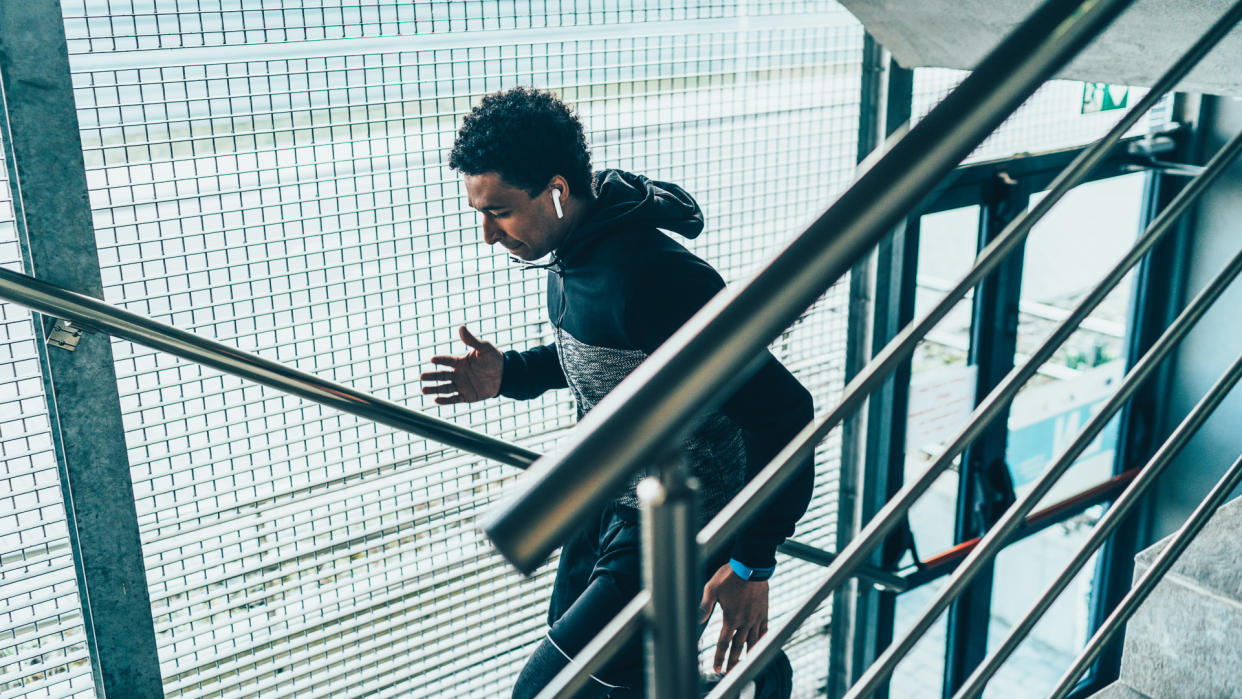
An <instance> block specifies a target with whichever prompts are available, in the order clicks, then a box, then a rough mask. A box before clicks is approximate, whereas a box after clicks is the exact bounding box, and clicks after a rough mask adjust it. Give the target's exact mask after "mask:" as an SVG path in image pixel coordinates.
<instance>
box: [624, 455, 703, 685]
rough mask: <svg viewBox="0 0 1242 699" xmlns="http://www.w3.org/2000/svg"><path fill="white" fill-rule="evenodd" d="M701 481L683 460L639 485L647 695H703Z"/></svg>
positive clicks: (670, 464) (669, 464)
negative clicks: (698, 541)
mask: <svg viewBox="0 0 1242 699" xmlns="http://www.w3.org/2000/svg"><path fill="white" fill-rule="evenodd" d="M697 491H698V484H697V483H696V482H695V480H694V478H693V477H691V476H690V475H689V473H688V472H687V471H686V467H685V464H684V462H682V460H681V459H680V458H674V459H670V460H669V461H668V462H666V463H665V466H664V468H663V469H662V471H661V473H660V477H659V478H655V477H650V478H646V479H644V480H643V481H642V482H640V483H639V484H638V491H637V493H638V500H639V502H640V503H641V505H642V541H643V587H645V588H646V589H647V590H649V591H650V593H651V605H650V606H648V607H647V612H648V618H647V624H646V627H647V633H646V638H647V640H646V644H645V645H646V650H645V652H646V661H647V663H646V665H647V669H646V672H647V696H648V697H653V698H654V699H684V697H697V696H698V695H699V694H698V693H699V664H698V658H699V652H698V650H699V649H698V638H699V628H698V603H699V594H698V592H699V590H700V589H701V588H700V585H699V574H698V573H699V563H698V561H699V556H698V547H697V544H696V542H695V538H694V537H695V534H696V533H697V521H696V517H697V510H698V507H697V505H696V502H695V500H696V498H697V495H698V492H697Z"/></svg>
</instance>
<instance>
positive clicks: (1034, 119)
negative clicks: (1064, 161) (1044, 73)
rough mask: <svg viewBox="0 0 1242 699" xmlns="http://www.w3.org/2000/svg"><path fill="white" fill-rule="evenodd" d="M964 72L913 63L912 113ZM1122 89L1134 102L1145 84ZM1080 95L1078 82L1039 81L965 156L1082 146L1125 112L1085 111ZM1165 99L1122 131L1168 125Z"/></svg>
mask: <svg viewBox="0 0 1242 699" xmlns="http://www.w3.org/2000/svg"><path fill="white" fill-rule="evenodd" d="M969 74H970V73H969V71H964V70H953V69H950V68H916V69H915V70H914V104H913V109H912V111H913V113H914V115H915V116H916V117H918V118H922V117H923V116H924V115H926V114H927V112H929V111H931V109H932V108H933V107H935V106H936V104H938V103H939V102H940V100H941V99H943V98H944V97H945V96H946V95H947V94H949V92H950V91H951V90H952V89H953V88H955V87H957V85H958V83H960V82H961V81H962V80H964V79H965V78H966V76H967V75H969ZM1127 89H1128V91H1129V94H1128V102H1127V103H1126V104H1127V105H1133V104H1134V103H1136V102H1137V101H1138V100H1140V99H1142V97H1143V95H1145V94H1146V93H1147V90H1146V89H1145V88H1137V87H1132V88H1127ZM1083 101H1084V84H1083V83H1081V82H1078V81H1076V80H1050V81H1048V82H1046V83H1044V85H1043V86H1041V87H1040V88H1039V90H1037V91H1036V92H1035V94H1033V95H1031V97H1030V98H1029V99H1027V101H1026V102H1024V103H1023V104H1022V106H1021V107H1019V108H1018V109H1017V111H1015V112H1014V113H1013V114H1011V115H1010V116H1009V118H1008V119H1006V120H1005V122H1004V123H1003V124H1001V125H1000V126H999V127H997V129H996V131H994V132H992V135H991V136H989V137H988V139H987V140H986V141H984V142H983V143H982V144H980V145H979V147H978V148H976V149H975V150H974V152H972V153H971V154H970V155H969V156H968V157H967V158H966V160H965V161H964V162H967V163H972V162H979V161H983V160H996V159H1000V158H1007V157H1009V156H1012V155H1017V154H1019V153H1040V152H1044V151H1051V150H1057V149H1061V148H1071V147H1076V146H1082V145H1085V144H1088V143H1091V142H1093V141H1095V140H1097V139H1099V138H1100V137H1101V136H1103V135H1104V134H1105V133H1106V132H1107V131H1108V130H1109V129H1110V128H1112V127H1113V125H1114V124H1116V123H1117V122H1118V121H1120V120H1121V117H1122V116H1123V115H1124V114H1125V113H1126V110H1125V109H1115V110H1107V111H1090V110H1089V109H1087V110H1085V111H1084V106H1083ZM1170 104H1171V102H1170V100H1169V97H1168V96H1167V95H1166V96H1165V97H1164V98H1162V99H1161V101H1159V102H1157V103H1156V106H1154V107H1153V108H1152V109H1151V111H1149V112H1148V113H1147V114H1146V115H1145V116H1143V117H1142V118H1141V119H1139V121H1138V123H1137V124H1135V125H1134V127H1133V128H1131V129H1130V131H1129V132H1128V133H1127V134H1126V135H1127V136H1133V135H1136V134H1143V133H1147V132H1148V131H1149V130H1155V129H1159V128H1161V127H1163V126H1165V125H1167V124H1168V123H1169V121H1170V119H1171V112H1170V109H1169V105H1170Z"/></svg>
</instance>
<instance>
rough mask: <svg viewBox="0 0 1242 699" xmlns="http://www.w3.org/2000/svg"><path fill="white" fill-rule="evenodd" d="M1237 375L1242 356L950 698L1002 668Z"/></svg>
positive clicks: (977, 690) (957, 698) (975, 690)
mask: <svg viewBox="0 0 1242 699" xmlns="http://www.w3.org/2000/svg"><path fill="white" fill-rule="evenodd" d="M1239 378H1242V355H1240V356H1239V357H1238V358H1237V359H1235V360H1234V362H1233V365H1232V366H1230V367H1229V369H1227V370H1226V371H1225V373H1224V374H1223V375H1221V377H1220V378H1219V379H1218V380H1217V381H1216V383H1215V384H1213V385H1212V387H1211V388H1210V389H1209V390H1208V392H1207V393H1206V394H1205V395H1204V396H1203V398H1201V399H1200V400H1199V402H1198V403H1197V404H1196V405H1195V407H1194V408H1193V409H1191V411H1190V412H1189V413H1188V414H1187V415H1186V417H1185V418H1184V419H1183V420H1182V422H1181V423H1180V424H1179V425H1178V426H1177V429H1175V430H1174V431H1173V434H1172V435H1170V436H1169V438H1168V439H1167V440H1166V441H1165V442H1164V444H1162V445H1161V446H1160V448H1159V449H1158V450H1157V451H1156V453H1155V454H1153V455H1152V457H1151V459H1149V460H1148V462H1147V463H1146V464H1145V465H1144V466H1143V468H1142V470H1141V471H1140V472H1139V475H1138V477H1136V478H1135V479H1134V480H1133V481H1131V483H1130V485H1129V486H1128V487H1127V488H1126V489H1125V492H1123V493H1122V494H1121V496H1120V497H1118V498H1117V499H1116V500H1115V501H1114V502H1113V504H1112V506H1111V507H1109V508H1108V512H1107V513H1105V515H1104V517H1103V518H1102V519H1101V520H1100V521H1099V522H1098V523H1097V524H1096V525H1095V528H1094V529H1093V530H1092V531H1091V535H1090V536H1089V537H1088V538H1087V540H1086V541H1085V542H1084V543H1083V544H1082V546H1081V547H1079V549H1078V553H1076V554H1074V557H1073V558H1072V559H1071V560H1070V562H1069V563H1068V564H1066V566H1065V567H1064V568H1063V569H1062V570H1061V573H1060V574H1059V575H1057V577H1056V579H1055V580H1053V581H1052V584H1051V585H1049V586H1048V589H1046V590H1045V591H1044V593H1043V594H1042V595H1040V596H1039V599H1038V600H1036V602H1035V604H1034V606H1033V607H1031V609H1030V611H1028V612H1027V613H1026V616H1024V617H1022V620H1021V621H1020V622H1018V623H1017V624H1016V625H1015V626H1014V627H1013V628H1012V629H1011V630H1010V631H1009V635H1008V636H1006V637H1005V640H1004V642H1003V643H1001V645H1000V647H999V648H997V649H996V650H995V651H993V652H992V654H991V655H989V656H988V657H987V658H985V659H984V661H983V662H982V663H980V664H979V666H978V667H977V668H975V671H974V672H973V673H971V675H970V677H968V678H966V682H965V683H964V684H963V685H962V688H961V689H959V690H958V691H957V693H956V694H954V695H953V699H969V698H970V697H975V696H978V695H979V694H981V693H982V692H983V688H984V685H985V684H986V683H987V681H988V680H989V679H991V677H992V675H994V674H996V671H997V670H999V669H1000V667H1001V664H1002V663H1004V662H1005V659H1006V658H1008V657H1009V655H1010V654H1011V653H1013V651H1014V650H1016V649H1017V647H1018V645H1019V644H1020V643H1021V642H1022V641H1023V640H1025V639H1026V637H1027V635H1028V634H1029V633H1030V631H1031V629H1033V628H1035V622H1037V621H1038V620H1039V619H1040V617H1042V616H1043V615H1044V612H1046V611H1048V608H1049V607H1051V606H1052V603H1053V601H1054V600H1056V598H1057V597H1058V596H1059V595H1060V594H1061V593H1062V592H1063V591H1064V590H1065V588H1066V587H1068V586H1069V584H1070V581H1071V580H1073V578H1074V576H1075V575H1077V574H1078V571H1079V570H1081V569H1082V567H1083V566H1085V565H1086V564H1087V561H1088V560H1090V558H1091V556H1092V555H1093V554H1094V553H1095V550H1096V549H1098V548H1099V547H1100V546H1102V545H1104V542H1105V541H1106V540H1107V539H1108V537H1109V536H1110V535H1111V534H1112V533H1113V531H1114V530H1115V529H1116V528H1117V527H1118V526H1120V525H1121V523H1122V522H1123V521H1124V520H1125V517H1126V516H1127V515H1128V514H1129V513H1130V511H1131V510H1133V509H1134V508H1135V507H1136V506H1138V504H1139V503H1140V502H1141V499H1142V497H1143V496H1144V495H1145V494H1146V493H1147V491H1148V489H1150V488H1151V486H1153V485H1155V482H1156V479H1157V478H1159V477H1160V474H1161V473H1163V472H1164V469H1165V468H1166V467H1167V466H1168V465H1169V464H1170V463H1172V461H1173V458H1174V457H1175V456H1177V455H1178V454H1179V453H1180V452H1181V450H1182V448H1183V447H1184V446H1186V443H1187V442H1189V441H1190V438H1191V437H1193V436H1194V435H1195V434H1196V433H1197V432H1198V431H1199V428H1200V427H1202V426H1203V423H1205V422H1207V419H1208V418H1209V417H1211V416H1212V413H1213V412H1214V411H1215V410H1216V408H1217V406H1219V405H1220V404H1221V402H1222V401H1224V400H1225V396H1226V395H1228V393H1229V392H1230V391H1231V390H1233V387H1234V386H1236V385H1237V383H1238V379H1239Z"/></svg>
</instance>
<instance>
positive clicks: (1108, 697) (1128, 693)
mask: <svg viewBox="0 0 1242 699" xmlns="http://www.w3.org/2000/svg"><path fill="white" fill-rule="evenodd" d="M1091 699H1151V697H1149V696H1147V695H1146V694H1143V693H1142V692H1140V691H1138V690H1137V689H1135V688H1133V687H1131V686H1130V685H1128V684H1126V683H1124V682H1114V683H1112V684H1110V685H1108V686H1107V687H1105V688H1104V689H1101V690H1100V691H1098V692H1096V693H1095V694H1092V695H1091Z"/></svg>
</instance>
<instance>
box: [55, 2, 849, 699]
mask: <svg viewBox="0 0 1242 699" xmlns="http://www.w3.org/2000/svg"><path fill="white" fill-rule="evenodd" d="M63 6H64V13H65V18H66V30H67V34H68V39H69V46H70V51H71V63H72V65H73V72H74V75H73V79H74V85H75V92H76V99H77V103H78V107H79V120H80V123H81V127H82V140H83V145H84V151H85V153H84V155H85V160H86V168H87V178H88V184H89V187H90V194H91V203H92V207H93V210H94V220H95V228H96V234H97V238H98V245H99V256H100V265H101V269H102V273H103V280H104V290H105V297H106V299H107V300H108V301H109V302H112V303H116V304H119V305H121V306H124V307H125V308H128V309H129V310H132V311H135V312H138V313H142V314H145V315H150V316H152V317H154V318H157V319H159V320H162V321H165V322H169V323H172V324H174V325H177V326H179V327H181V328H185V329H188V330H191V331H194V332H198V333H201V334H203V335H206V336H209V337H213V338H215V339H218V340H222V341H224V342H228V343H230V344H234V345H236V346H238V347H240V348H242V349H245V350H249V351H255V352H258V353H260V354H262V355H264V356H266V357H269V358H272V359H275V360H278V361H281V362H286V363H290V364H292V365H294V366H297V367H298V368H300V369H304V370H307V371H311V372H315V373H317V374H320V375H323V376H326V377H328V378H331V379H334V380H337V381H341V382H345V383H348V384H350V385H353V386H355V387H357V388H359V389H362V390H366V391H370V392H374V393H376V394H378V395H380V396H383V397H385V398H388V399H391V400H394V401H398V402H403V403H406V404H409V405H411V406H416V407H421V408H423V409H425V410H427V411H428V412H431V413H432V414H439V415H441V416H442V417H445V418H448V419H451V420H454V421H456V422H458V423H460V424H463V425H467V426H470V427H473V428H476V429H480V430H483V431H486V432H487V433H489V434H491V435H494V436H497V437H500V438H503V439H508V440H515V441H517V442H519V443H521V444H523V445H525V446H528V447H530V448H533V449H536V450H540V451H545V450H549V449H551V448H552V447H553V446H554V445H555V443H556V441H557V439H558V438H560V437H561V436H562V435H563V434H564V432H565V430H566V429H567V428H568V427H570V426H571V425H572V423H573V416H574V410H573V405H572V402H571V398H570V396H569V395H568V394H567V392H556V393H555V394H548V395H545V396H544V397H543V398H541V399H539V400H536V401H529V402H513V401H488V402H486V403H482V404H475V405H473V406H458V407H454V408H436V407H435V406H433V405H432V404H430V403H429V402H427V401H424V400H423V398H422V397H421V395H419V393H418V388H419V387H418V384H417V376H418V374H419V372H420V371H421V370H422V368H423V367H424V366H425V364H426V360H427V359H428V358H429V357H430V356H431V355H433V354H436V353H446V352H453V353H457V352H460V351H461V347H459V346H454V337H455V333H454V332H453V328H454V327H455V326H456V325H458V324H463V323H464V324H468V325H469V326H470V327H472V328H473V329H474V330H475V331H476V333H477V334H479V335H480V336H481V337H485V338H487V339H489V340H491V341H493V342H495V343H496V344H497V345H498V346H501V347H505V348H508V347H516V348H521V347H525V346H530V345H534V344H541V343H545V342H548V341H550V339H551V333H550V328H549V326H548V325H547V323H546V321H545V317H544V312H543V309H542V289H543V279H542V276H541V275H539V274H532V273H530V272H527V271H524V270H522V269H518V268H515V267H514V266H512V265H511V264H510V263H509V262H508V261H507V259H506V258H505V256H503V255H499V254H497V253H496V252H494V251H492V250H490V249H488V248H487V247H486V246H485V245H483V244H482V243H481V242H480V240H479V238H480V236H479V233H478V230H477V225H478V221H477V214H476V213H474V212H473V211H471V210H469V209H468V208H467V207H466V204H465V196H464V192H463V190H462V187H461V184H460V178H459V177H458V176H457V175H456V174H455V173H452V172H451V171H449V170H448V169H447V167H446V166H445V162H444V161H445V157H446V153H447V150H448V148H449V146H450V145H451V142H452V138H453V134H454V132H455V130H456V128H457V126H458V124H459V121H460V117H461V115H462V114H463V113H464V112H466V111H467V110H468V109H469V108H470V107H471V106H472V105H473V104H474V103H475V102H476V101H477V99H478V97H479V96H480V95H482V94H483V93H485V92H487V91H492V90H496V89H501V88H504V87H508V86H511V85H515V84H525V85H534V86H539V87H546V88H551V89H553V90H555V91H557V92H558V93H559V94H560V95H561V96H562V97H563V98H564V99H565V100H566V101H569V102H571V103H574V104H575V105H576V106H577V108H578V110H579V111H580V113H581V115H582V117H583V119H584V122H585V124H586V126H587V129H588V131H589V134H588V138H589V140H590V142H591V144H592V147H593V154H594V158H595V164H596V166H597V167H624V168H626V169H629V170H633V171H637V172H643V173H646V174H648V175H650V176H652V177H656V178H661V179H668V180H672V181H675V182H679V183H681V184H682V185H683V186H685V187H686V189H687V190H689V191H690V192H692V193H694V194H695V196H696V197H698V198H699V200H700V202H701V204H702V205H703V208H704V210H705V211H706V213H707V217H708V231H707V233H706V234H705V235H704V236H703V237H701V238H700V239H699V240H698V241H695V244H694V245H693V249H695V251H696V252H698V253H699V254H701V255H703V256H704V257H706V258H707V259H708V260H709V261H711V262H712V263H713V264H715V265H716V266H717V268H718V269H720V271H721V272H722V274H724V275H725V277H726V278H727V279H729V280H730V281H732V282H736V281H737V280H739V279H742V278H744V277H745V276H746V275H747V274H749V273H751V272H753V271H754V269H755V268H756V266H757V265H758V264H760V263H761V262H762V261H763V260H764V259H766V258H767V257H769V256H770V255H772V254H774V253H775V252H776V251H777V250H778V249H779V248H780V247H781V245H782V244H783V242H784V241H786V240H788V238H789V237H790V236H791V235H793V234H794V233H796V232H797V231H798V230H800V228H801V226H802V225H803V224H805V223H808V222H809V221H810V220H811V218H812V217H813V215H814V214H816V213H818V212H819V211H822V209H823V208H824V207H825V206H826V205H827V204H828V203H829V202H830V200H831V197H832V196H833V195H834V194H835V193H836V192H837V191H839V190H840V189H841V188H842V187H843V186H844V185H845V184H846V183H847V182H848V180H849V178H850V177H851V176H852V174H853V165H854V162H855V156H856V153H855V149H856V140H857V125H858V109H859V106H858V94H859V81H860V77H861V76H860V64H859V59H860V54H861V44H862V30H861V27H859V26H858V25H857V24H856V22H855V21H854V20H853V18H852V17H850V16H849V15H848V14H847V13H845V12H844V11H843V10H841V9H840V8H839V7H838V6H836V5H835V3H830V2H784V3H770V4H762V3H761V4H755V5H751V4H749V3H725V2H719V3H710V2H699V3H684V2H682V3H679V2H671V3H667V2H666V3H654V2H652V3H646V2H618V3H586V2H560V3H557V2H462V3H448V2H426V3H420V2H404V3H378V2H377V3H358V2H354V3H350V2H345V1H343V0H342V1H340V2H335V3H332V2H327V1H326V0H325V1H324V2H318V3H315V2H312V3H301V2H299V3H293V2H270V1H256V2H254V3H245V4H244V5H243V4H239V3H237V2H227V1H224V2H199V3H195V4H194V9H186V7H187V5H186V4H185V3H177V2H168V3H162V2H154V3H152V2H138V1H137V0H135V1H133V2H128V1H126V2H121V1H116V0H113V1H111V2H109V1H107V0H101V1H97V2H80V1H79V2H68V1H67V2H65V3H64V4H63ZM209 6H210V7H209ZM567 28H572V29H573V30H572V31H566V29H567ZM847 304H848V293H847V285H845V286H843V285H838V286H837V287H836V288H835V289H834V290H833V291H832V292H830V294H829V295H828V296H827V297H825V299H823V300H822V301H821V302H820V303H819V304H818V305H817V306H816V307H815V308H813V309H812V310H811V311H810V312H808V313H807V314H805V315H804V316H803V317H802V318H801V319H800V320H799V321H798V322H797V323H796V324H795V325H794V326H793V327H792V328H790V330H789V331H788V332H787V333H785V335H783V336H782V337H781V338H780V339H779V340H778V341H777V342H776V343H774V346H773V348H774V351H776V353H777V354H778V356H780V357H781V358H782V359H783V360H784V361H785V362H786V363H787V364H788V365H789V366H790V367H791V368H792V369H794V370H795V372H796V373H797V374H798V375H799V376H800V378H801V379H802V380H803V382H804V383H806V385H807V386H808V387H809V388H810V389H811V390H812V391H813V393H814V395H815V399H816V404H817V406H818V407H819V408H820V409H821V410H823V409H825V408H826V407H827V406H829V405H830V404H831V402H832V400H833V397H834V396H835V395H836V393H837V392H838V391H839V389H840V386H841V384H842V381H843V363H844V354H845V339H846V316H847ZM113 352H114V354H115V357H116V362H117V375H118V380H119V383H120V393H121V400H122V408H123V411H124V414H125V420H126V435H125V436H126V440H127V445H128V448H129V453H130V461H131V466H132V475H133V484H134V494H135V498H136V502H137V507H138V515H139V523H140V527H141V530H142V541H143V547H144V555H145V559H146V560H145V564H146V569H147V575H148V581H149V584H150V593H151V597H152V605H153V614H154V619H155V625H156V632H157V636H158V644H159V652H160V662H161V665H162V670H163V675H164V681H165V687H164V688H165V692H166V695H167V696H169V697H216V696H229V697H242V696H262V697H264V699H267V698H268V697H285V696H295V695H296V696H299V697H301V696H333V697H337V696H364V695H365V696H380V697H388V696H418V697H425V696H440V695H445V696H502V695H507V692H508V690H509V687H510V686H511V683H512V680H513V678H514V677H515V676H516V673H517V671H518V669H519V668H520V667H521V664H522V663H523V662H524V660H525V656H526V653H527V652H528V647H529V645H530V644H531V643H532V642H533V641H535V640H536V639H537V638H538V637H539V636H540V635H541V634H542V631H543V624H544V620H543V617H544V610H545V599H546V594H547V591H548V588H549V586H550V582H551V572H552V569H553V568H552V566H545V567H544V568H543V569H542V570H541V572H540V573H538V574H537V575H536V576H534V577H533V578H532V579H530V580H524V579H522V578H521V577H520V576H519V575H518V574H516V573H515V572H514V571H513V570H512V569H511V568H510V567H508V566H507V565H506V564H505V563H504V562H503V561H502V560H501V559H500V558H499V557H498V556H497V555H496V554H494V553H493V551H492V550H491V548H490V547H489V546H488V544H487V543H486V541H485V540H483V538H482V536H481V534H480V533H479V532H478V531H477V529H476V528H475V526H474V521H475V519H476V517H477V516H479V515H480V514H481V513H482V512H483V511H484V510H485V508H486V507H487V506H488V505H489V504H490V503H491V502H493V500H494V499H495V498H496V497H497V496H498V495H499V494H500V493H501V492H502V490H503V489H504V486H505V485H506V483H507V482H509V481H510V479H511V478H512V477H513V475H514V470H513V469H511V468H509V467H503V466H498V465H496V464H490V463H486V462H482V461H480V460H479V459H477V458H473V457H469V456H467V455H462V454H459V453H455V452H452V451H448V450H445V449H442V448H440V447H438V446H437V445H435V444H430V443H427V442H426V441H425V440H421V439H416V438H413V437H411V436H409V435H406V434H403V433H396V432H394V431H393V430H390V429H388V428H384V427H377V426H375V425H373V424H368V423H365V422H363V421H361V420H356V419H354V418H352V417H348V416H342V415H338V414H335V413H333V412H331V411H327V410H322V409H320V408H319V407H318V406H316V405H313V404H311V403H308V402H306V401H303V400H300V399H296V398H292V397H288V396H283V395H280V394H279V393H277V392H274V391H270V390H267V389H264V388H261V387H258V386H254V385H248V384H246V383H244V382H242V381H240V380H237V379H233V378H231V377H228V376H223V375H221V374H220V373H218V372H215V371H211V370H206V369H202V368H200V367H198V366H196V365H193V364H190V363H187V362H183V361H180V360H177V359H175V358H172V357H170V356H167V355H162V354H158V353H155V352H152V351H149V350H147V349H145V348H143V347H140V346H136V345H133V344H130V343H128V342H122V341H116V342H114V344H113ZM839 451H840V448H839V442H838V441H837V438H836V437H833V438H832V439H830V440H829V441H828V442H826V443H825V444H824V445H823V447H821V449H820V456H819V466H818V474H819V475H818V483H817V490H816V499H815V501H814V503H813V504H812V506H811V511H810V512H809V513H808V515H807V517H806V518H805V519H804V520H803V521H802V523H801V524H800V526H799V533H798V536H799V538H800V539H802V540H805V541H807V542H809V543H816V544H819V545H821V546H824V547H829V546H830V545H831V543H832V542H833V540H834V535H835V532H834V525H835V521H836V495H837V483H836V474H837V468H838V463H837V461H838V454H839ZM813 573H814V569H812V568H810V567H809V566H804V565H802V564H798V563H794V562H790V561H787V562H786V563H785V564H783V566H782V569H781V574H780V576H779V577H778V580H777V582H776V583H775V584H774V595H775V599H774V610H775V613H776V614H777V615H780V614H783V613H784V612H785V611H786V610H788V608H789V606H790V605H791V604H792V603H793V602H794V600H795V598H800V597H803V596H804V595H805V593H806V589H807V588H808V586H809V585H810V584H811V576H812V575H813ZM826 614H827V612H826V611H825V612H822V613H821V617H820V618H819V619H817V622H818V623H810V624H808V625H806V626H804V627H803V628H804V630H803V631H802V632H801V635H800V636H799V637H798V638H797V639H796V641H795V643H793V644H792V645H791V646H790V648H789V653H790V655H791V657H792V658H793V661H794V663H795V669H796V676H797V682H798V689H797V692H796V694H797V695H798V696H811V695H814V694H816V693H817V692H818V689H819V687H820V686H821V685H822V683H823V679H824V673H825V672H826V667H827V649H826V645H827V639H826V636H825V635H824V634H823V629H824V626H825V623H824V622H826V620H827V617H826ZM705 637H711V638H714V633H713V632H712V631H711V630H709V631H708V632H707V634H705Z"/></svg>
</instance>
